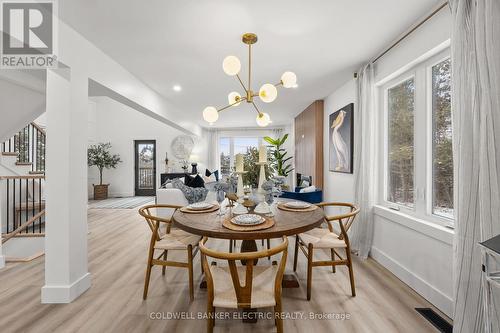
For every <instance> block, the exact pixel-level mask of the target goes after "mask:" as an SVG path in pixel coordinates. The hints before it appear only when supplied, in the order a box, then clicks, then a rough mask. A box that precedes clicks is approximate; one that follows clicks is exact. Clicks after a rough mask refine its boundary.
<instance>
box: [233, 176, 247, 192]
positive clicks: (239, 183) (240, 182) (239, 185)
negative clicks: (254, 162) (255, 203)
mask: <svg viewBox="0 0 500 333" xmlns="http://www.w3.org/2000/svg"><path fill="white" fill-rule="evenodd" d="M247 172H248V171H236V172H235V173H236V174H237V175H238V187H237V190H236V195H237V196H238V198H241V197H242V196H244V195H245V192H244V191H243V175H244V174H245V173H247Z"/></svg>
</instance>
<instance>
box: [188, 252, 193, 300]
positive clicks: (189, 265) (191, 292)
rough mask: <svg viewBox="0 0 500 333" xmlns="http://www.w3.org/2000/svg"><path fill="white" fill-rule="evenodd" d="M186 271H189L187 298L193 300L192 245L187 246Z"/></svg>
mask: <svg viewBox="0 0 500 333" xmlns="http://www.w3.org/2000/svg"><path fill="white" fill-rule="evenodd" d="M188 271H189V299H190V300H191V301H193V300H194V282H193V247H192V245H189V246H188Z"/></svg>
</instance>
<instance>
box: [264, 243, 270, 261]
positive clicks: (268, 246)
mask: <svg viewBox="0 0 500 333" xmlns="http://www.w3.org/2000/svg"><path fill="white" fill-rule="evenodd" d="M262 241H264V240H262ZM270 248H271V240H270V239H269V238H268V239H267V249H268V250H269V249H270ZM267 259H268V260H271V256H269V257H267Z"/></svg>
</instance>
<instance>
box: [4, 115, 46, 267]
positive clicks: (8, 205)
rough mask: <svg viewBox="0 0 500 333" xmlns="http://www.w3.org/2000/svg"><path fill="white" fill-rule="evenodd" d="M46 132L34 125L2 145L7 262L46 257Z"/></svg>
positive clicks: (25, 128)
mask: <svg viewBox="0 0 500 333" xmlns="http://www.w3.org/2000/svg"><path fill="white" fill-rule="evenodd" d="M45 151H46V132H45V129H44V128H42V127H40V126H39V125H37V124H35V123H33V122H32V123H30V124H28V125H27V126H26V127H24V128H23V129H21V130H20V131H19V132H18V133H16V134H15V135H14V136H12V137H11V138H10V139H8V140H7V141H5V142H4V143H2V144H1V154H0V222H1V226H2V230H1V232H2V247H3V252H4V254H5V256H6V258H7V261H28V260H31V259H34V258H36V257H38V256H40V255H42V254H43V250H44V236H45V196H44V185H45Z"/></svg>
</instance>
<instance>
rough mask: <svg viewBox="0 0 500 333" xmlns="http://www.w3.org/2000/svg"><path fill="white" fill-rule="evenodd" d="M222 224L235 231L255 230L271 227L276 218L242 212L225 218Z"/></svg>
mask: <svg viewBox="0 0 500 333" xmlns="http://www.w3.org/2000/svg"><path fill="white" fill-rule="evenodd" d="M222 225H223V226H224V227H226V228H227V229H231V230H235V231H255V230H263V229H268V228H271V227H272V226H273V225H274V220H273V219H269V218H265V217H263V216H260V215H257V214H242V215H237V216H234V217H232V218H227V219H225V220H224V221H223V222H222Z"/></svg>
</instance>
